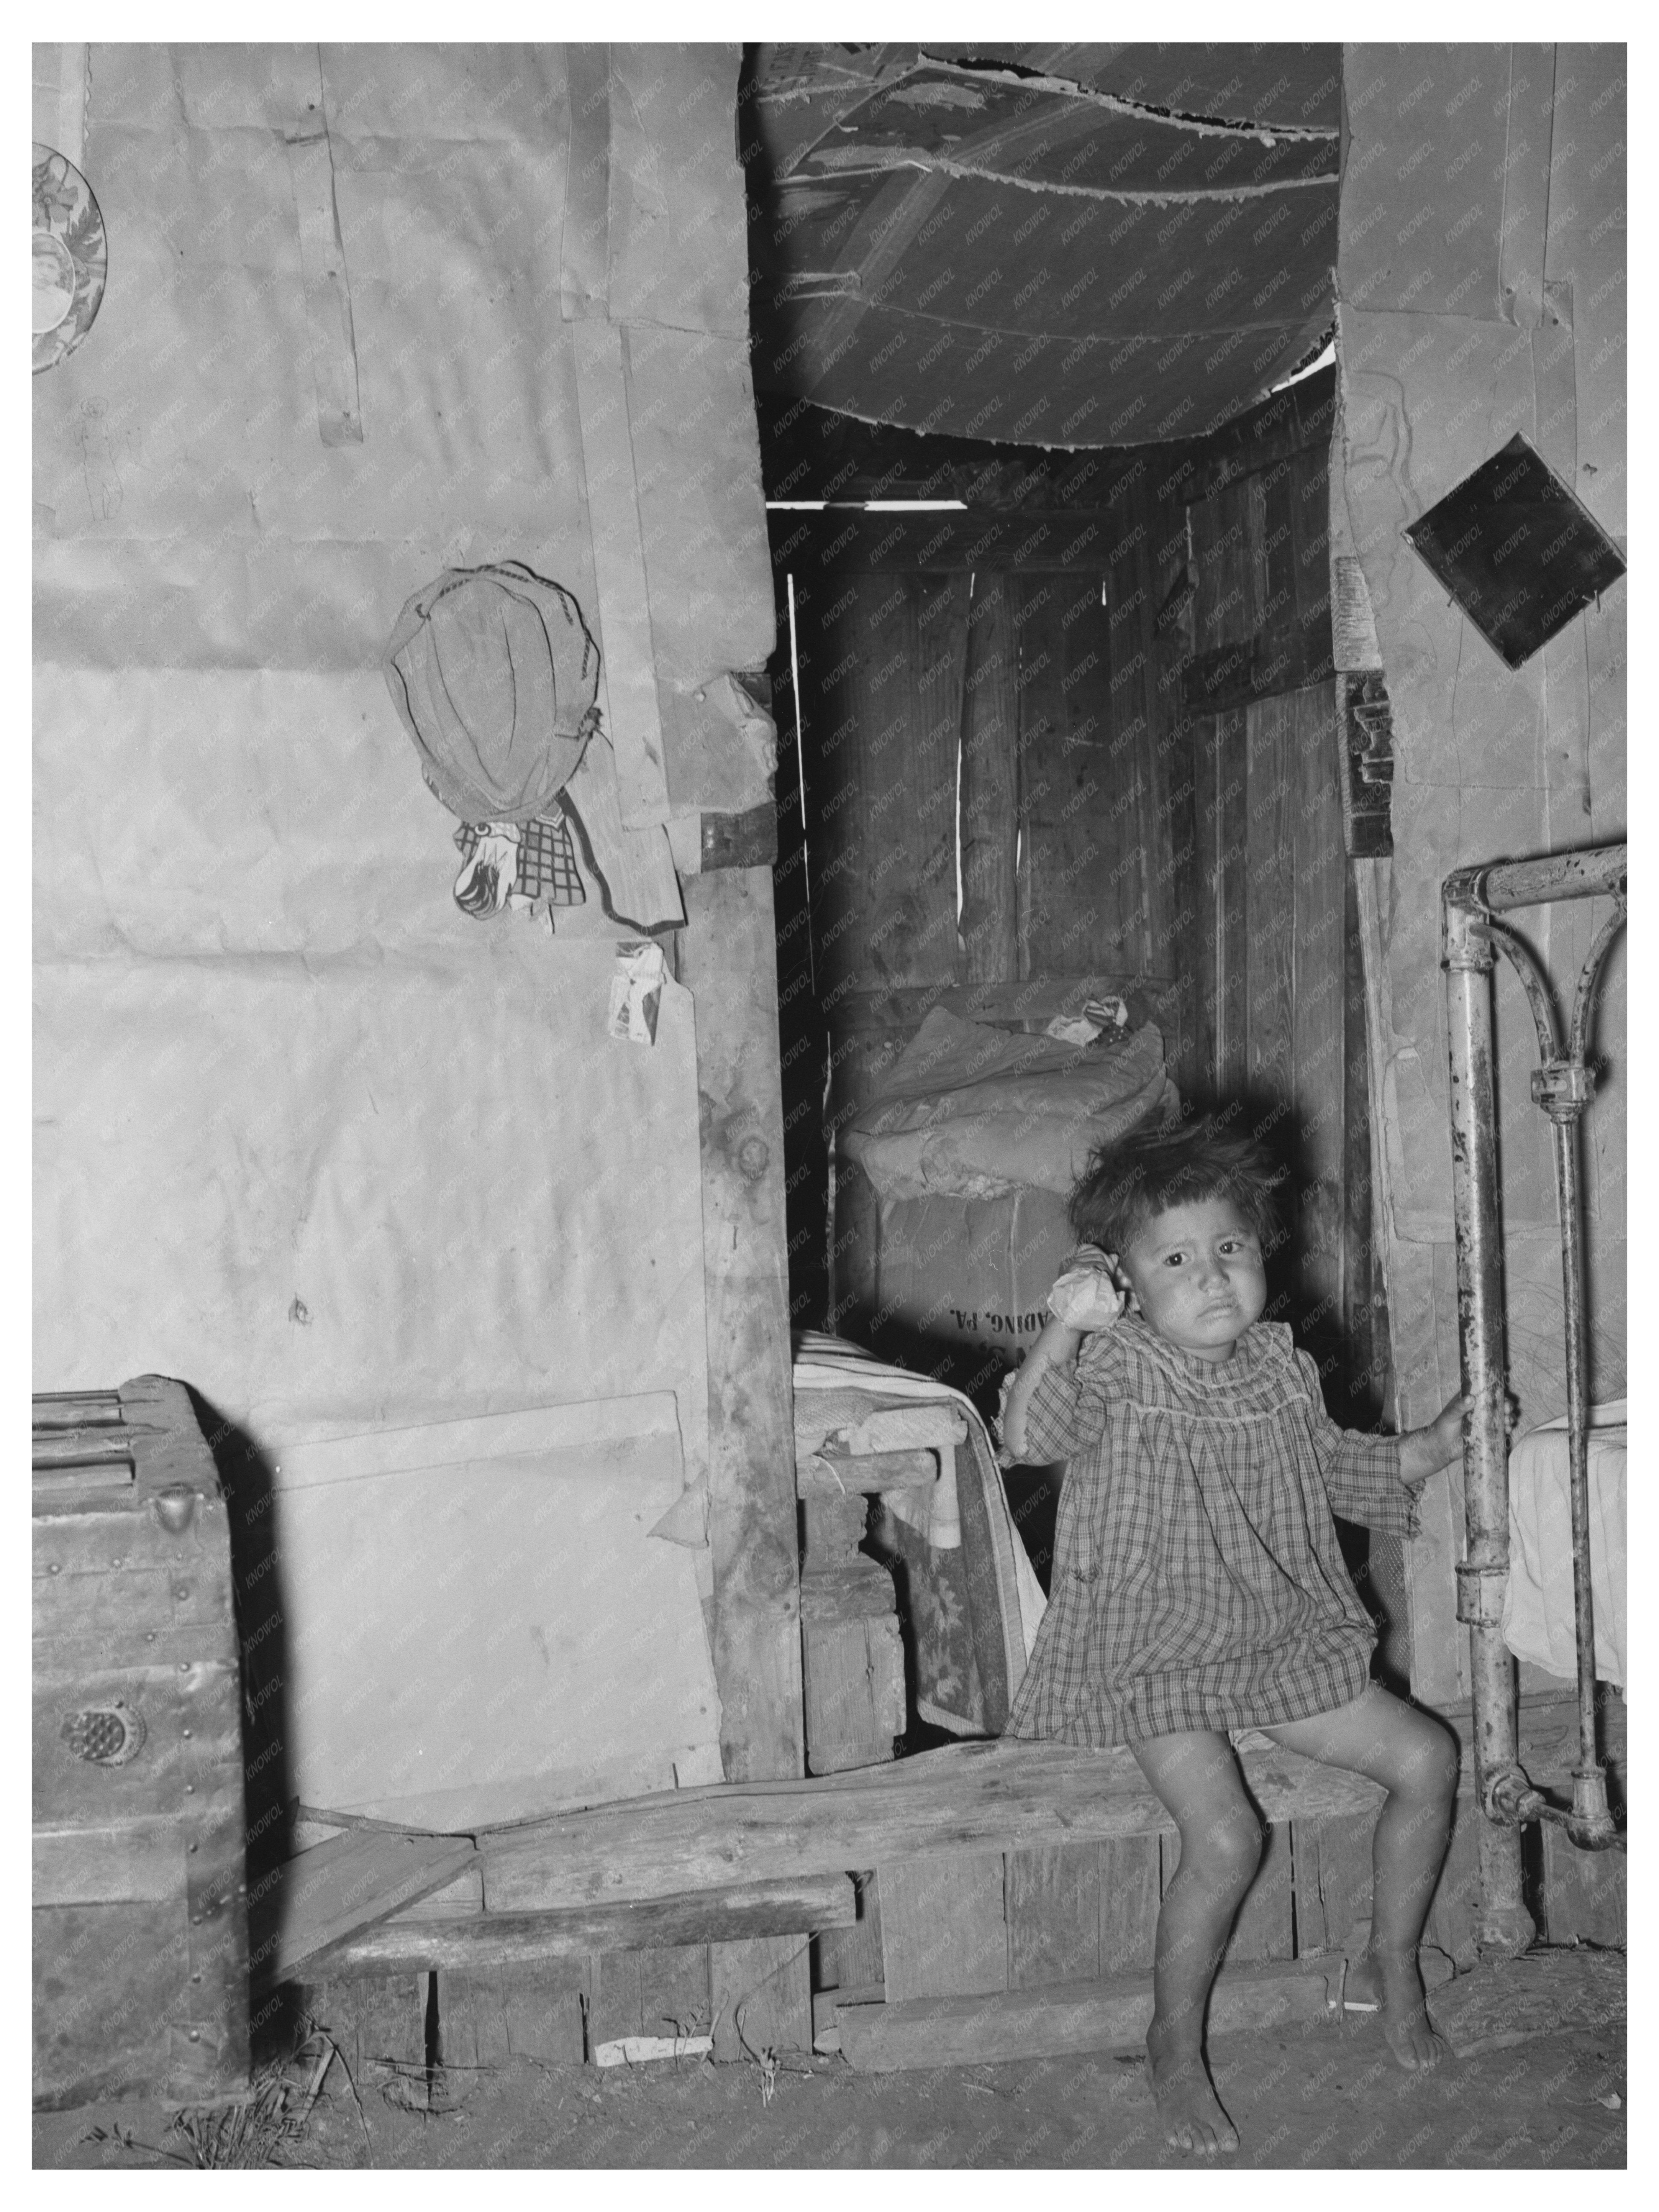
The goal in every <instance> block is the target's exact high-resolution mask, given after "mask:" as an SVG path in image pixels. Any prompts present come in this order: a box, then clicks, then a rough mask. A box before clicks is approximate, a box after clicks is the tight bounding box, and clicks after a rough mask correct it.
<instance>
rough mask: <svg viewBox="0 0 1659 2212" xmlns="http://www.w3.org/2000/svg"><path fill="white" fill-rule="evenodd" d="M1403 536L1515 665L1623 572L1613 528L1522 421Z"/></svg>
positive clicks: (1499, 652) (1518, 664)
mask: <svg viewBox="0 0 1659 2212" xmlns="http://www.w3.org/2000/svg"><path fill="white" fill-rule="evenodd" d="M1406 536H1407V539H1408V540H1409V541H1410V543H1411V544H1412V546H1413V548H1414V549H1415V550H1416V552H1417V553H1418V555H1419V557H1420V558H1421V559H1422V560H1423V561H1424V562H1426V563H1427V565H1428V567H1429V568H1431V570H1432V571H1433V573H1434V574H1435V575H1437V577H1438V578H1439V580H1440V581H1441V582H1442V583H1443V585H1444V586H1445V587H1446V589H1447V590H1448V591H1449V592H1450V594H1451V596H1452V599H1454V601H1455V603H1456V605H1458V606H1459V607H1461V608H1462V611H1463V612H1464V613H1465V614H1466V615H1467V616H1468V618H1469V620H1470V621H1471V622H1472V623H1474V626H1475V628H1476V629H1478V630H1479V631H1480V635H1481V636H1482V637H1484V638H1485V639H1486V642H1487V644H1488V645H1490V646H1491V647H1492V649H1493V650H1494V651H1495V652H1496V653H1498V654H1499V655H1500V656H1501V657H1502V659H1504V660H1505V661H1506V662H1507V663H1508V665H1510V667H1511V668H1519V667H1520V666H1521V665H1522V662H1523V661H1526V660H1529V659H1531V658H1532V656H1533V654H1534V653H1536V652H1537V651H1538V648H1539V647H1540V646H1542V645H1547V644H1548V642H1549V641H1550V639H1551V638H1553V636H1554V635H1555V634H1556V632H1557V631H1558V630H1561V629H1565V627H1566V625H1567V624H1568V623H1570V622H1571V620H1572V618H1573V617H1574V616H1575V615H1576V614H1579V613H1582V611H1583V609H1584V608H1585V607H1587V606H1589V605H1590V603H1591V601H1592V600H1594V599H1599V598H1600V596H1601V593H1602V592H1605V591H1606V590H1607V587H1608V586H1609V585H1611V584H1614V583H1616V582H1617V581H1618V580H1619V578H1620V576H1622V575H1623V574H1624V573H1625V562H1624V558H1623V556H1621V554H1620V551H1619V549H1618V547H1617V546H1616V545H1615V544H1613V540H1612V538H1609V537H1608V536H1607V532H1606V531H1605V530H1603V529H1602V527H1601V524H1600V523H1599V522H1598V521H1597V520H1595V516H1594V515H1593V514H1592V513H1590V512H1589V508H1588V507H1585V506H1584V505H1583V502H1582V501H1580V500H1579V499H1578V498H1577V496H1576V495H1575V494H1574V493H1573V491H1572V490H1571V487H1570V486H1568V485H1566V484H1564V483H1562V481H1561V479H1560V478H1559V477H1558V476H1557V475H1556V474H1555V472H1554V471H1553V469H1552V468H1551V467H1550V466H1549V465H1548V464H1547V462H1546V461H1545V460H1544V459H1542V458H1541V455H1539V454H1538V453H1535V452H1534V450H1533V448H1532V447H1531V446H1529V445H1528V443H1527V441H1526V440H1525V439H1524V438H1523V437H1522V435H1521V434H1520V433H1519V431H1517V432H1516V435H1515V436H1514V437H1513V438H1511V439H1510V441H1509V443H1508V445H1507V446H1503V447H1499V448H1498V452H1497V453H1494V454H1492V458H1491V459H1489V460H1485V461H1483V462H1482V463H1481V464H1480V467H1479V468H1478V469H1476V470H1475V471H1474V474H1473V475H1472V476H1467V477H1464V479H1463V481H1462V483H1460V484H1458V485H1457V486H1456V487H1455V489H1453V490H1451V491H1449V492H1448V493H1447V494H1446V496H1445V497H1444V499H1443V500H1441V501H1438V502H1437V504H1436V505H1435V506H1433V507H1431V508H1430V509H1429V511H1428V513H1426V514H1423V515H1419V517H1418V519H1417V520H1416V521H1415V522H1413V523H1410V524H1408V525H1407V528H1406Z"/></svg>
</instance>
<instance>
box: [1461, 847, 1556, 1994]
mask: <svg viewBox="0 0 1659 2212" xmlns="http://www.w3.org/2000/svg"><path fill="white" fill-rule="evenodd" d="M1453 880H1455V879H1453ZM1495 958H1496V955H1495V953H1494V951H1493V948H1492V938H1491V935H1490V933H1488V932H1487V931H1486V929H1485V928H1484V927H1482V925H1481V923H1480V921H1479V920H1478V919H1477V917H1476V914H1475V912H1474V909H1473V908H1471V907H1468V906H1465V905H1463V904H1462V903H1459V902H1456V901H1455V899H1454V896H1453V893H1452V883H1451V882H1449V883H1448V884H1447V887H1446V907H1445V960H1444V963H1443V964H1444V966H1445V969H1446V971H1447V975H1448V987H1447V997H1448V1000H1449V1037H1450V1054H1451V1127H1452V1194H1453V1206H1454V1210H1455V1223H1456V1237H1457V1318H1458V1340H1459V1347H1460V1357H1461V1362H1462V1383H1463V1395H1464V1399H1465V1401H1466V1405H1467V1407H1468V1410H1467V1411H1466V1412H1465V1413H1464V1416H1463V1508H1464V1516H1465V1519H1466V1522H1467V1525H1468V1541H1467V1546H1466V1549H1465V1555H1464V1558H1463V1559H1462V1561H1461V1562H1460V1563H1459V1565H1458V1567H1457V1618H1458V1620H1460V1621H1462V1622H1463V1623H1464V1624H1465V1625H1466V1626H1467V1627H1468V1632H1469V1658H1470V1673H1471V1677H1472V1687H1473V1690H1474V1772H1475V1794H1476V1797H1477V1800H1478V1802H1480V1806H1481V1807H1482V1809H1483V1810H1485V1808H1486V1806H1487V1804H1488V1802H1489V1795H1490V1792H1491V1790H1492V1788H1493V1787H1494V1785H1495V1784H1497V1783H1498V1781H1499V1779H1500V1778H1502V1777H1504V1776H1505V1775H1508V1774H1510V1773H1515V1774H1519V1773H1520V1771H1521V1745H1520V1735H1519V1722H1518V1711H1517V1700H1516V1676H1515V1662H1514V1660H1513V1659H1512V1658H1511V1657H1510V1654H1509V1650H1508V1647H1507V1646H1506V1645H1505V1644H1504V1637H1503V1630H1502V1627H1501V1625H1500V1624H1501V1622H1502V1619H1503V1605H1504V1584H1505V1583H1506V1582H1507V1581H1508V1579H1509V1571H1510V1479H1509V1456H1508V1438H1507V1436H1506V1434H1505V1418H1504V1397H1505V1386H1504V1247H1503V1231H1502V1227H1501V1224H1500V1222H1499V1218H1498V1136H1497V1128H1498V1123H1497V1109H1496V1098H1495V1094H1494V1091H1493V1084H1492V968H1493V965H1494V963H1495ZM1478 1850H1479V1859H1480V1909H1479V1912H1478V1914H1477V1917H1476V1923H1475V1940H1476V1942H1477V1943H1478V1944H1479V1946H1480V1949H1481V1951H1482V1952H1483V1953H1485V1954H1498V1955H1503V1954H1509V1953H1513V1952H1518V1951H1524V1950H1526V1949H1527V1948H1528V1947H1529V1946H1530V1945H1531V1944H1532V1942H1534V1938H1535V1937H1536V1936H1537V1933H1538V1930H1537V1928H1536V1926H1535V1924H1534V1921H1533V1917H1532V1915H1531V1914H1530V1913H1529V1912H1528V1910H1527V1907H1526V1905H1525V1903H1524V1902H1523V1900H1522V1893H1521V1833H1520V1830H1519V1828H1518V1827H1516V1826H1513V1825H1511V1824H1510V1823H1509V1822H1507V1821H1505V1822H1504V1823H1503V1824H1502V1825H1500V1824H1499V1822H1498V1821H1497V1820H1493V1819H1492V1818H1491V1817H1487V1818H1486V1819H1484V1820H1481V1822H1480V1829H1479V1832H1478Z"/></svg>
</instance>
